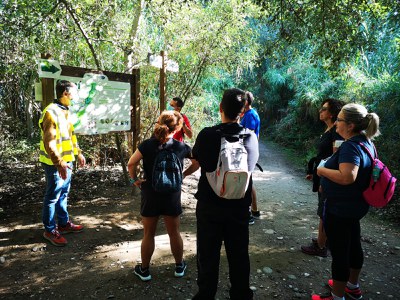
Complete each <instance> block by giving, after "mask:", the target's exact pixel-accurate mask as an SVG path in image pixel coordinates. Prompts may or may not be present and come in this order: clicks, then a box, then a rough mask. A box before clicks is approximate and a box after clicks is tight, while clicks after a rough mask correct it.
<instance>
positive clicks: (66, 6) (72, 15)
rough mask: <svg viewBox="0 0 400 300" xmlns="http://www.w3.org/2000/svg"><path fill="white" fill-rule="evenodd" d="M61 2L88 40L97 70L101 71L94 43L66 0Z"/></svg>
mask: <svg viewBox="0 0 400 300" xmlns="http://www.w3.org/2000/svg"><path fill="white" fill-rule="evenodd" d="M60 2H62V3H63V4H64V5H65V8H66V9H67V11H68V13H69V14H70V15H71V17H72V19H73V20H74V22H75V25H76V26H77V27H78V29H79V30H80V31H81V33H82V35H83V37H84V38H85V40H86V43H87V44H88V46H89V49H90V51H91V52H92V55H93V59H94V62H95V64H96V66H97V69H98V70H101V67H100V62H99V59H98V58H97V55H96V52H95V50H94V48H93V45H92V43H91V42H90V40H89V37H88V35H87V34H86V32H85V30H84V29H83V28H82V26H81V24H80V23H79V20H78V19H77V18H76V16H75V14H74V12H73V11H72V9H71V7H70V5H69V3H68V2H67V1H66V0H60Z"/></svg>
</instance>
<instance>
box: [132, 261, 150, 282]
mask: <svg viewBox="0 0 400 300" xmlns="http://www.w3.org/2000/svg"><path fill="white" fill-rule="evenodd" d="M133 273H135V275H137V277H139V278H140V280H141V281H149V280H151V275H150V271H149V268H144V269H142V265H136V266H135V268H134V269H133Z"/></svg>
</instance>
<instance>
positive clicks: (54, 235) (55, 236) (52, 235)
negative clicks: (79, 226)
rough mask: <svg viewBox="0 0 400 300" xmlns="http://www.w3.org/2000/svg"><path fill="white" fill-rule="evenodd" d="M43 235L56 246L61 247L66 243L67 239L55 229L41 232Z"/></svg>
mask: <svg viewBox="0 0 400 300" xmlns="http://www.w3.org/2000/svg"><path fill="white" fill-rule="evenodd" d="M43 237H44V238H45V239H46V240H48V241H49V242H50V243H52V244H53V245H54V246H57V247H63V246H65V245H66V244H67V240H66V239H65V238H64V237H63V236H62V235H61V234H60V233H59V232H58V231H57V229H53V231H51V232H47V231H45V232H43Z"/></svg>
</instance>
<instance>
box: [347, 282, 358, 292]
mask: <svg viewBox="0 0 400 300" xmlns="http://www.w3.org/2000/svg"><path fill="white" fill-rule="evenodd" d="M347 287H348V288H349V289H351V290H354V289H356V288H359V287H360V284H359V283H357V284H352V283H351V282H350V281H347Z"/></svg>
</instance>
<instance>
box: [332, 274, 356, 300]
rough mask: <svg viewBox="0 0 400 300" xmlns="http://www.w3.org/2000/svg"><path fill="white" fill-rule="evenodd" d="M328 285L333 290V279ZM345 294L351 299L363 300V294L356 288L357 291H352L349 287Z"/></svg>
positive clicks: (346, 288)
mask: <svg viewBox="0 0 400 300" xmlns="http://www.w3.org/2000/svg"><path fill="white" fill-rule="evenodd" d="M328 285H329V287H330V288H333V279H329V280H328ZM344 292H345V293H346V295H347V296H349V298H350V299H356V300H358V299H362V297H363V296H362V293H361V290H360V288H359V287H358V288H355V289H350V288H348V287H347V286H346V287H345V289H344Z"/></svg>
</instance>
